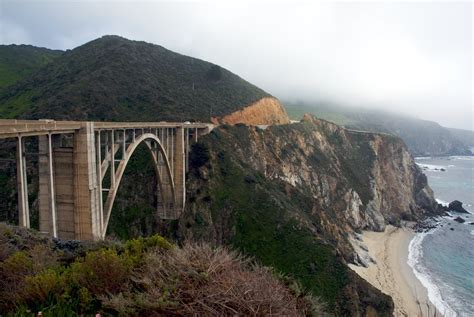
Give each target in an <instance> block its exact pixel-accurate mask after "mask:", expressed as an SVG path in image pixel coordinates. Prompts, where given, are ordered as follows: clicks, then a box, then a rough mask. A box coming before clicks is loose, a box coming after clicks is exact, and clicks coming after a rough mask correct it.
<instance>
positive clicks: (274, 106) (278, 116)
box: [212, 97, 290, 125]
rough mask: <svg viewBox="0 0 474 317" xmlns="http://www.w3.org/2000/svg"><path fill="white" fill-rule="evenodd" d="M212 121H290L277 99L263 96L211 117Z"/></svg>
mask: <svg viewBox="0 0 474 317" xmlns="http://www.w3.org/2000/svg"><path fill="white" fill-rule="evenodd" d="M212 122H213V123H216V124H217V123H226V124H237V123H244V124H247V125H272V124H285V123H290V119H289V117H288V114H287V113H286V110H285V108H284V107H283V105H282V104H281V103H280V101H278V99H276V98H273V97H264V98H262V99H260V100H258V101H256V102H254V103H252V104H250V105H248V106H247V107H245V108H243V109H241V110H238V111H235V112H233V113H231V114H229V115H225V116H223V117H220V118H218V117H213V118H212Z"/></svg>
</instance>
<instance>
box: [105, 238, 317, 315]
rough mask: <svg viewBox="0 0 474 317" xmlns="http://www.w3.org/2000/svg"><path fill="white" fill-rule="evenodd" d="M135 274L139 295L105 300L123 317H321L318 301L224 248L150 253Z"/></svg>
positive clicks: (127, 295) (184, 249)
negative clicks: (174, 316) (128, 316)
mask: <svg viewBox="0 0 474 317" xmlns="http://www.w3.org/2000/svg"><path fill="white" fill-rule="evenodd" d="M145 263H146V264H145V265H144V266H143V267H141V268H140V269H138V270H136V271H135V272H134V273H133V280H134V283H135V284H136V289H138V290H140V291H139V292H136V291H135V292H124V293H121V294H119V295H116V296H109V297H107V298H103V305H104V306H105V307H108V308H112V309H113V310H116V311H118V312H119V313H121V314H123V315H131V314H133V315H138V314H140V315H143V314H145V315H154V314H156V315H161V314H172V315H175V314H176V315H205V316H222V315H253V316H256V315H259V316H263V315H265V316H281V315H287V316H301V315H311V314H312V313H314V314H318V313H319V314H318V315H321V314H322V313H323V311H322V308H323V307H322V306H323V305H318V301H317V300H315V299H313V298H311V297H305V296H300V297H297V296H295V294H294V293H293V292H292V291H291V290H290V289H289V288H288V287H287V285H285V284H284V283H283V282H282V281H280V280H278V279H277V278H276V277H275V276H274V275H273V274H272V273H271V272H270V271H269V270H268V269H266V268H263V267H259V266H256V265H254V264H252V263H251V262H250V261H249V260H248V259H246V258H243V257H242V256H239V255H238V254H236V253H234V252H229V251H227V250H226V249H223V248H217V249H212V248H211V247H209V246H207V245H191V244H188V245H185V246H184V247H183V248H174V249H172V250H170V251H169V252H167V253H166V254H162V253H160V254H156V253H153V252H152V253H149V254H148V255H147V257H146V261H145Z"/></svg>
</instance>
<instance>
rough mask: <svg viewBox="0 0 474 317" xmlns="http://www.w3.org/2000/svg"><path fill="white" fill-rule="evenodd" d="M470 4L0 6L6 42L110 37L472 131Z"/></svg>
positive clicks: (287, 92) (274, 90)
mask: <svg viewBox="0 0 474 317" xmlns="http://www.w3.org/2000/svg"><path fill="white" fill-rule="evenodd" d="M473 15H474V8H473V4H472V3H471V2H464V3H461V2H460V3H449V2H444V3H443V2H442V3H439V2H438V3H434V2H417V3H407V2H399V3H394V2H385V3H382V4H380V3H375V2H365V3H356V2H339V3H334V2H333V3H330V2H326V3H322V4H321V3H318V4H314V3H309V2H306V3H299V4H296V3H282V2H280V3H279V4H272V3H269V2H260V3H258V4H255V3H253V2H241V1H235V2H234V3H228V2H226V3H225V4H223V3H222V1H221V3H220V4H219V3H209V2H207V3H200V2H188V3H184V2H152V1H128V2H127V1H121V2H119V3H114V2H112V1H102V2H98V1H28V2H27V1H22V0H0V43H1V44H11V43H16V44H32V45H36V46H44V47H48V48H58V49H72V48H74V47H76V46H78V45H81V44H83V43H85V42H88V41H90V40H93V39H95V38H97V37H100V36H102V35H105V34H117V35H121V36H124V37H126V38H129V39H134V40H144V41H147V42H152V43H155V44H160V45H162V46H165V47H167V48H169V49H171V50H174V51H177V52H179V53H183V54H187V55H191V56H194V57H198V58H201V59H204V60H207V61H210V62H213V63H216V64H219V65H221V66H223V67H225V68H227V69H229V70H231V71H233V72H234V73H236V74H238V75H240V76H241V77H243V78H244V79H246V80H248V81H250V82H252V83H253V84H256V85H257V86H259V87H261V88H263V89H265V90H266V91H268V92H269V93H271V94H273V95H275V96H277V97H279V98H280V99H282V100H296V99H298V100H307V101H312V100H330V101H335V102H338V103H342V104H348V105H357V106H370V107H377V108H380V109H390V110H395V111H400V112H404V113H408V114H411V115H414V116H417V117H420V118H424V119H429V120H434V121H437V122H439V123H441V124H442V125H445V126H450V127H462V128H466V129H471V130H474V124H473V121H474V110H473V99H474V92H473V91H474V84H473V57H472V55H473V42H474V32H473Z"/></svg>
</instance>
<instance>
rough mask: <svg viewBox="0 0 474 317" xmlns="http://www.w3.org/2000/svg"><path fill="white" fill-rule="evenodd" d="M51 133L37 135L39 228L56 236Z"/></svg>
mask: <svg viewBox="0 0 474 317" xmlns="http://www.w3.org/2000/svg"><path fill="white" fill-rule="evenodd" d="M52 138H53V136H52V135H40V136H39V137H38V150H39V151H38V154H39V164H38V168H39V173H38V174H39V230H40V231H42V232H47V233H49V234H50V235H52V236H53V237H55V238H57V237H58V231H57V217H56V194H55V177H54V174H55V173H54V168H53V166H54V162H53V156H54V155H53V144H52V141H53V140H52Z"/></svg>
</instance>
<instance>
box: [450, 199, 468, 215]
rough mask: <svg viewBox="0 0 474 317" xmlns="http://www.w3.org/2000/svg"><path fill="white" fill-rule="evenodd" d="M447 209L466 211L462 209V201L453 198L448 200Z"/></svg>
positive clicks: (465, 212)
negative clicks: (450, 200)
mask: <svg viewBox="0 0 474 317" xmlns="http://www.w3.org/2000/svg"><path fill="white" fill-rule="evenodd" d="M448 209H449V210H452V211H455V212H459V213H462V214H467V213H468V212H467V210H466V209H464V207H463V206H462V202H460V201H459V200H453V201H452V202H450V203H449V205H448Z"/></svg>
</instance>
